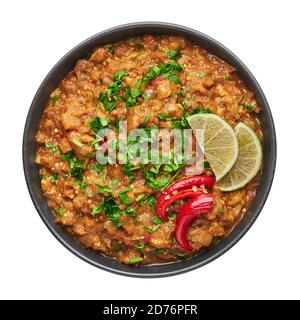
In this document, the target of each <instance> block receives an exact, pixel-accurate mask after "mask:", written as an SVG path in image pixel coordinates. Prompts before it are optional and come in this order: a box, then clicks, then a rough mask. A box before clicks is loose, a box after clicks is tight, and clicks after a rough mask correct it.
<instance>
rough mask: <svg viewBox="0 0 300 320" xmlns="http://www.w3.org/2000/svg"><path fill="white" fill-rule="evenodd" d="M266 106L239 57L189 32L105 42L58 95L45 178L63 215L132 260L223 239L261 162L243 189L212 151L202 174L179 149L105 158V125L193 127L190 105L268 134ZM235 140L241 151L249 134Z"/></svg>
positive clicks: (88, 238)
mask: <svg viewBox="0 0 300 320" xmlns="http://www.w3.org/2000/svg"><path fill="white" fill-rule="evenodd" d="M259 112H260V108H259V106H258V105H257V103H256V101H255V99H254V97H253V93H252V92H251V91H249V90H248V89H247V88H246V87H245V85H244V84H243V82H242V81H241V80H240V79H239V78H238V76H237V75H236V73H235V70H234V68H233V67H232V66H230V65H228V64H227V63H225V62H224V61H222V60H220V59H219V58H217V57H216V56H214V55H211V54H210V53H209V52H207V51H205V50H203V49H201V48H200V47H198V46H197V45H194V44H192V43H190V42H189V41H187V40H186V39H184V38H181V37H174V36H151V35H145V36H143V37H138V38H132V39H129V40H125V41H122V42H118V43H115V44H112V45H106V46H103V47H99V48H96V49H95V50H94V51H93V52H92V54H90V55H89V56H87V57H84V58H82V59H81V60H79V61H78V62H77V63H76V65H75V68H74V70H73V71H71V72H70V73H69V74H68V75H67V76H66V78H65V79H63V80H62V82H61V83H60V85H59V87H58V88H57V89H55V90H54V92H53V93H52V94H51V96H50V99H49V102H48V104H47V106H46V109H45V111H44V114H43V118H42V120H41V123H40V128H39V132H38V133H37V135H36V140H37V143H38V151H37V155H36V162H37V164H39V165H40V174H41V185H42V189H43V192H44V194H45V196H46V198H47V199H48V203H49V206H50V208H51V209H52V210H53V212H54V216H55V221H56V222H57V223H58V224H60V225H62V226H63V227H64V228H65V229H66V230H67V231H68V232H70V233H71V234H72V235H73V236H74V237H75V238H76V239H77V240H78V241H79V242H80V243H81V244H82V245H83V246H85V247H87V248H90V249H92V250H95V251H98V252H99V253H102V254H105V255H107V256H110V257H114V258H116V259H117V260H118V261H120V262H122V263H125V264H130V265H135V266H136V265H139V264H153V263H166V262H172V261H177V260H181V259H184V258H186V257H188V256H191V255H194V254H197V253H199V252H200V251H202V250H205V249H206V248H208V247H210V246H213V245H216V244H217V243H218V242H219V241H221V240H222V238H223V237H225V236H226V235H227V234H228V233H229V232H230V231H231V230H232V229H233V228H234V226H235V225H236V224H237V223H239V221H240V219H241V218H242V216H243V215H244V214H245V212H246V211H247V208H248V207H249V204H250V203H251V200H252V199H253V197H254V196H255V190H256V187H257V184H258V182H259V171H258V170H256V171H255V174H253V176H251V179H250V180H249V179H248V180H249V181H247V183H245V185H243V186H242V187H241V184H240V185H239V184H238V183H237V185H238V186H239V187H237V188H234V187H232V184H234V183H235V181H234V179H236V174H232V175H231V176H228V175H227V178H225V180H226V179H227V181H225V184H226V183H228V181H229V180H230V183H231V189H230V188H229V190H233V191H224V190H226V188H225V187H224V183H223V185H222V179H221V181H220V183H221V184H220V185H221V186H223V187H219V186H218V182H216V180H218V179H216V176H217V174H215V173H214V168H213V166H212V165H211V163H210V161H208V157H206V156H205V161H204V170H203V172H202V173H201V174H199V175H194V176H190V175H186V172H185V170H184V169H185V163H183V164H177V163H175V162H174V161H173V160H172V158H171V160H170V162H169V163H165V164H156V165H153V164H143V163H139V162H138V161H137V162H127V163H125V164H120V163H114V164H112V163H107V164H106V165H104V164H100V163H99V162H98V161H97V160H96V152H97V150H99V148H103V147H104V146H105V144H106V140H105V139H102V140H101V139H99V138H97V132H98V131H99V130H100V129H103V128H108V129H110V130H113V131H114V132H118V130H119V124H120V122H121V121H126V122H127V129H128V131H131V130H133V129H136V128H144V129H145V130H146V131H147V130H148V131H149V132H150V129H152V128H157V129H161V128H164V129H174V128H176V129H179V130H184V129H187V128H190V124H189V121H188V118H189V117H190V116H195V115H199V117H201V116H204V115H212V116H214V115H215V116H216V118H219V119H220V121H221V122H222V121H223V122H226V123H227V124H228V125H229V126H228V127H231V128H236V126H237V125H238V124H241V123H242V124H243V125H245V126H244V127H247V128H249V130H250V131H251V134H250V135H252V136H253V137H256V138H257V141H262V134H261V130H260V124H259V121H258V119H257V117H256V114H258V113H259ZM197 121H198V120H197ZM232 132H233V130H232ZM216 134H217V132H216ZM224 136H225V135H224ZM241 137H245V135H244V134H241ZM256 138H253V139H256ZM234 139H236V138H234ZM212 140H213V139H212ZM237 141H238V144H239V148H240V149H239V156H240V158H237V161H240V162H242V161H243V159H245V156H243V155H242V152H244V153H245V152H246V151H247V150H246V149H245V148H247V145H249V142H247V143H244V144H243V141H242V140H241V139H240V138H239V136H237ZM250 144H251V143H250ZM258 144H260V143H258ZM258 144H257V143H256V146H258ZM221 147H226V146H221ZM236 148H237V146H236ZM252 149H253V148H252ZM252 151H253V150H252ZM204 155H205V151H204ZM216 161H218V159H217V160H216ZM220 162H224V161H223V160H222V161H221V160H220ZM244 162H245V161H244ZM247 163H249V162H247ZM258 165H259V166H260V164H258V163H257V161H256V166H258ZM236 167H237V168H240V163H239V164H237V165H236ZM248 167H249V166H248ZM250 169H251V168H250ZM250 169H249V170H250ZM253 170H254V169H253ZM253 170H252V171H253ZM227 171H228V170H227ZM241 171H242V172H243V174H245V175H246V176H247V173H245V170H241ZM257 172H258V173H257ZM224 173H225V172H224ZM252 173H253V172H252ZM229 174H230V171H229ZM243 179H244V180H245V177H243ZM222 190H223V191H222Z"/></svg>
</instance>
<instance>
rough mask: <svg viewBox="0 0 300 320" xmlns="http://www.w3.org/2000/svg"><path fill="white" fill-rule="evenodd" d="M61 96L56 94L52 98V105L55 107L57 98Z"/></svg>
mask: <svg viewBox="0 0 300 320" xmlns="http://www.w3.org/2000/svg"><path fill="white" fill-rule="evenodd" d="M59 98H60V95H58V94H56V95H55V96H54V97H53V98H52V100H51V106H52V107H54V106H55V105H56V102H57V100H58V99H59Z"/></svg>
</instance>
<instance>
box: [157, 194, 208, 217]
mask: <svg viewBox="0 0 300 320" xmlns="http://www.w3.org/2000/svg"><path fill="white" fill-rule="evenodd" d="M173 192H174V194H172V195H170V194H168V195H166V196H165V198H164V202H162V204H161V206H160V207H158V208H157V212H156V213H157V215H158V216H159V218H160V219H162V220H164V221H167V220H168V218H167V215H166V211H167V209H168V207H169V206H170V205H171V204H172V203H173V202H175V201H177V200H181V199H186V198H193V197H196V196H199V195H200V194H202V193H203V189H196V190H193V189H192V188H188V189H184V190H180V191H177V190H176V191H173ZM175 192H176V193H175Z"/></svg>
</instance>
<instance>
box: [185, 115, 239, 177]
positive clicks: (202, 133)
mask: <svg viewBox="0 0 300 320" xmlns="http://www.w3.org/2000/svg"><path fill="white" fill-rule="evenodd" d="M187 121H188V123H189V125H190V126H191V128H192V129H193V132H194V135H195V137H196V140H197V142H198V144H199V146H200V148H201V150H202V151H203V153H204V155H205V157H206V159H207V160H208V161H209V163H210V166H211V168H212V170H213V172H214V174H215V175H216V180H217V181H218V180H220V179H221V178H222V177H224V176H225V174H226V173H227V172H228V171H229V170H230V169H231V168H232V166H233V165H234V163H235V161H236V159H237V156H238V142H237V138H236V135H235V133H234V130H233V129H232V128H231V126H230V125H229V124H228V123H227V122H225V121H224V120H223V119H222V118H220V117H219V116H217V115H215V114H208V113H207V114H195V115H192V116H190V117H188V118H187ZM197 129H199V130H197Z"/></svg>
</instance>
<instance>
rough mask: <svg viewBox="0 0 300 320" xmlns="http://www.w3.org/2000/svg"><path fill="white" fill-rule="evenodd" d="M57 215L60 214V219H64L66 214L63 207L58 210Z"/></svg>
mask: <svg viewBox="0 0 300 320" xmlns="http://www.w3.org/2000/svg"><path fill="white" fill-rule="evenodd" d="M57 214H58V215H59V216H60V217H63V216H64V212H63V209H62V207H59V208H57Z"/></svg>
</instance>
